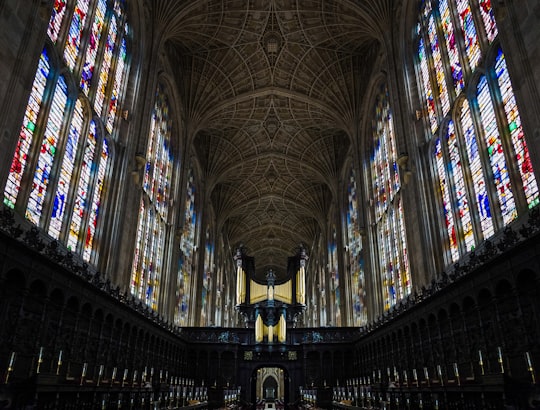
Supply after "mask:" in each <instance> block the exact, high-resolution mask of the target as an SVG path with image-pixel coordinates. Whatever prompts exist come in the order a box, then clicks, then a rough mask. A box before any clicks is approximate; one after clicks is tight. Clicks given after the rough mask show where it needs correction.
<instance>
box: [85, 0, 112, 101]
mask: <svg viewBox="0 0 540 410" xmlns="http://www.w3.org/2000/svg"><path fill="white" fill-rule="evenodd" d="M106 7H107V4H106V1H105V0H99V2H98V4H97V7H96V12H95V14H94V22H93V23H92V29H91V31H90V37H89V39H88V45H87V47H86V58H85V60H84V64H83V67H82V72H81V84H80V86H81V90H83V91H84V93H85V94H86V95H88V93H89V92H90V87H91V86H92V78H93V75H94V70H95V68H96V57H97V52H98V50H99V48H100V45H99V41H100V39H101V31H102V29H103V22H104V19H105V12H106V11H107V9H106Z"/></svg>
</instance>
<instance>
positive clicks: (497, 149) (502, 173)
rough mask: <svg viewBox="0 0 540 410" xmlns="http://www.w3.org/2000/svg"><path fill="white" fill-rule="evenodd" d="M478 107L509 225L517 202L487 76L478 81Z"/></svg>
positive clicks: (497, 186)
mask: <svg viewBox="0 0 540 410" xmlns="http://www.w3.org/2000/svg"><path fill="white" fill-rule="evenodd" d="M478 107H479V110H480V116H481V118H482V126H483V129H484V139H485V143H486V148H487V152H488V156H489V162H490V164H491V171H492V173H493V183H494V184H495V188H496V193H497V198H498V200H499V205H500V209H501V214H502V217H503V221H504V224H505V225H507V224H509V223H510V222H512V221H513V220H514V219H515V218H516V217H517V209H516V204H515V202H514V195H513V193H512V188H511V185H510V175H509V174H508V167H507V165H506V159H505V157H504V152H503V145H502V141H501V138H500V136H499V130H498V129H497V122H496V118H495V111H494V109H493V103H492V102H491V95H490V92H489V89H488V83H487V80H486V77H485V76H482V77H481V78H480V81H479V83H478Z"/></svg>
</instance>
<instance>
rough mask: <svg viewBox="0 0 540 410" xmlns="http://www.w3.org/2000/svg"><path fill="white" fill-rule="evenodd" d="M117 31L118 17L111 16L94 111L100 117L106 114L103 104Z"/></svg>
mask: <svg viewBox="0 0 540 410" xmlns="http://www.w3.org/2000/svg"><path fill="white" fill-rule="evenodd" d="M117 30H118V26H117V21H116V16H115V15H114V14H113V15H112V16H111V21H110V23H109V33H108V34H107V42H106V43H105V52H104V54H103V62H102V63H101V68H100V71H99V82H98V87H97V93H96V97H95V100H94V109H95V110H96V112H97V113H98V115H100V116H102V115H104V114H105V112H104V110H103V104H104V102H105V95H106V92H107V84H108V81H109V73H110V71H111V65H112V59H113V55H114V48H115V46H116V35H117Z"/></svg>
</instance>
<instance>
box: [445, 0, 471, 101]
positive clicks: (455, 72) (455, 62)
mask: <svg viewBox="0 0 540 410" xmlns="http://www.w3.org/2000/svg"><path fill="white" fill-rule="evenodd" d="M439 13H440V15H441V26H442V30H443V33H444V40H445V42H446V50H447V52H448V59H449V61H450V71H451V75H452V82H453V84H454V90H455V91H456V95H457V94H459V93H460V92H461V90H462V89H463V87H464V85H465V83H464V82H463V70H462V69H461V63H460V62H459V50H458V45H457V40H456V34H455V32H454V24H453V23H452V16H451V14H450V9H449V7H448V1H447V0H441V1H440V3H439Z"/></svg>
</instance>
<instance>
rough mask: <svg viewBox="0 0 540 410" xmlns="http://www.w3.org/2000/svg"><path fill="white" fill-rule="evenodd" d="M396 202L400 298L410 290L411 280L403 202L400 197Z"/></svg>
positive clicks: (408, 293)
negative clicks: (399, 260)
mask: <svg viewBox="0 0 540 410" xmlns="http://www.w3.org/2000/svg"><path fill="white" fill-rule="evenodd" d="M397 200H398V203H397V215H396V221H397V237H398V240H399V256H398V257H399V258H400V259H401V264H400V267H401V270H400V285H401V295H400V296H401V298H402V299H403V298H405V297H407V296H409V295H410V294H411V292H412V282H411V275H410V266H409V251H408V248H407V240H406V238H407V235H406V232H405V220H404V215H405V213H404V212H403V204H402V203H401V198H398V199H397Z"/></svg>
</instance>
